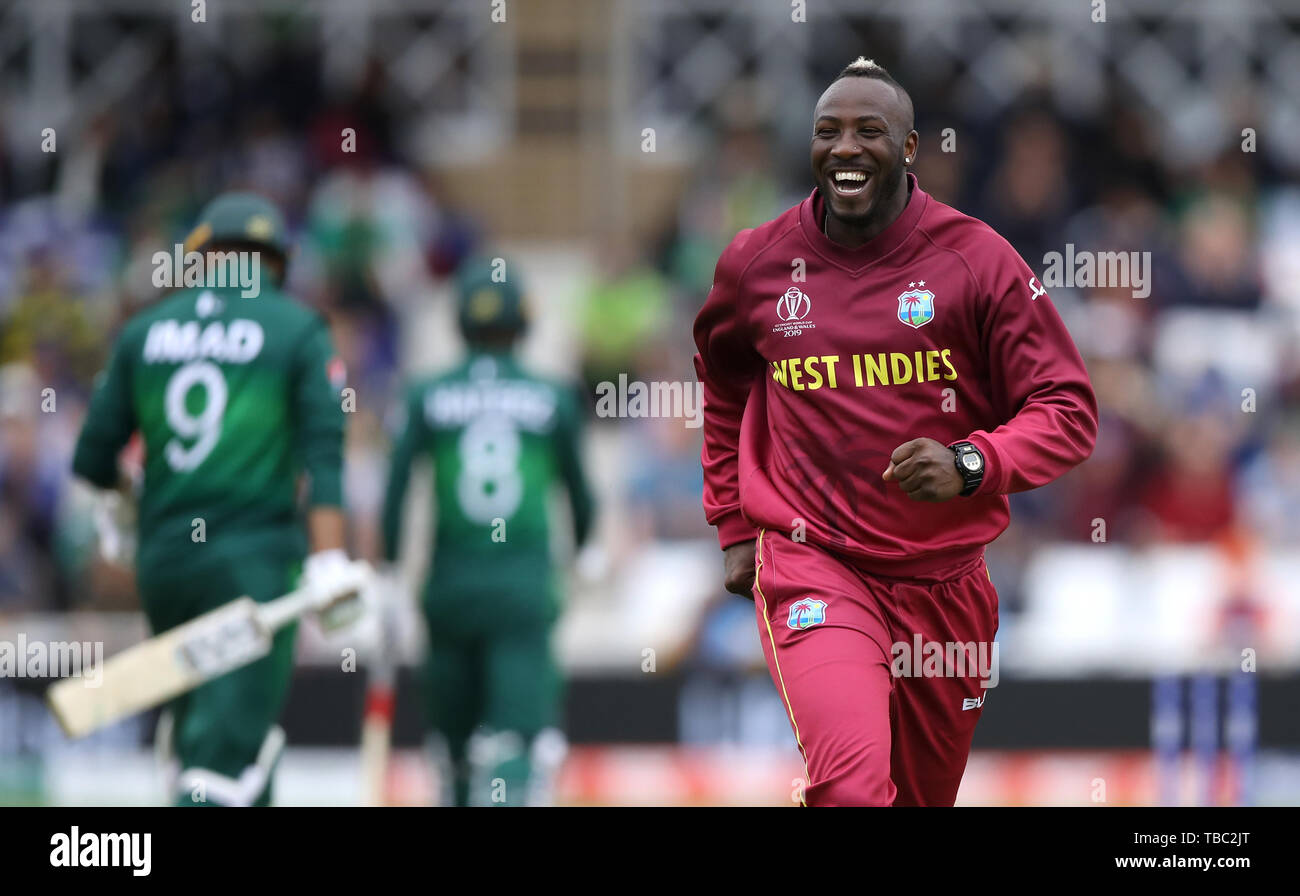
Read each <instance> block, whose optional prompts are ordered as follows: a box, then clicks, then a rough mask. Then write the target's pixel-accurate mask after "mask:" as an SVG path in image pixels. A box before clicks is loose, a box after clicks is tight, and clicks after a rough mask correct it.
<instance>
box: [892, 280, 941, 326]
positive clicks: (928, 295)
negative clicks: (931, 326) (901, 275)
mask: <svg viewBox="0 0 1300 896" xmlns="http://www.w3.org/2000/svg"><path fill="white" fill-rule="evenodd" d="M907 285H908V287H909V288H908V290H907V292H905V293H903V294H902V295H900V296H899V297H898V319H899V320H901V321H902V322H903V323H905V324H907V325H908V326H909V327H911V328H912V329H913V330H919V329H920V328H921V327H923V326H925V325H926V324H928V323H929V322H930V321H932V320H934V293H932V292H930V290H928V289H925V288H924V287H925V281H924V280H922V281H920V282H919V283H917V282H912V283H909V284H907ZM918 286H919V287H921V288H919V289H918V288H917V287H918Z"/></svg>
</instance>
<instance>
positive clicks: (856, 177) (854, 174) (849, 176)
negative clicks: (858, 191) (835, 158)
mask: <svg viewBox="0 0 1300 896" xmlns="http://www.w3.org/2000/svg"><path fill="white" fill-rule="evenodd" d="M866 179H867V175H866V174H865V173H864V172H862V171H836V172H835V181H836V183H843V182H844V181H846V180H852V181H859V182H863V181H866Z"/></svg>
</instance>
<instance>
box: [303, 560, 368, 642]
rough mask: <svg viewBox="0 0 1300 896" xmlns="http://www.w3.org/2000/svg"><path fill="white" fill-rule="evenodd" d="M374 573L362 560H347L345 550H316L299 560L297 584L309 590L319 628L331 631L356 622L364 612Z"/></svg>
mask: <svg viewBox="0 0 1300 896" xmlns="http://www.w3.org/2000/svg"><path fill="white" fill-rule="evenodd" d="M373 577H374V573H373V572H372V571H371V569H370V564H368V563H366V562H365V561H363V560H349V559H348V555H347V553H346V552H345V551H343V550H342V549H340V548H334V549H332V550H328V551H317V552H316V553H314V554H311V555H309V556H308V557H307V559H306V560H305V561H304V562H303V565H302V580H301V584H300V587H302V588H306V589H308V590H310V591H311V592H312V593H313V595H314V600H313V603H314V604H315V606H316V612H317V615H318V617H319V618H320V622H321V628H323V629H324V630H325V631H326V632H334V631H338V630H340V629H343V628H347V627H349V626H352V625H354V624H356V623H357V622H358V621H360V620H361V618H362V617H364V616H365V615H366V612H367V598H368V597H369V596H370V593H371V592H372V590H373V589H372V587H371V582H372V579H373Z"/></svg>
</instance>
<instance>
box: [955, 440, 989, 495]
mask: <svg viewBox="0 0 1300 896" xmlns="http://www.w3.org/2000/svg"><path fill="white" fill-rule="evenodd" d="M948 447H949V448H951V449H952V453H953V462H954V463H955V464H956V465H957V472H958V473H960V474H961V481H962V482H964V483H965V487H963V488H962V490H961V496H962V497H963V498H969V497H970V496H971V495H973V494H975V491H976V490H977V489H978V488H979V487H980V483H981V482H983V481H984V455H983V454H981V453H980V450H979V449H978V448H976V447H975V446H974V445H972V444H971V443H970V442H953V443H952V444H951V445H949V446H948Z"/></svg>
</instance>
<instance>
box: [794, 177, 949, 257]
mask: <svg viewBox="0 0 1300 896" xmlns="http://www.w3.org/2000/svg"><path fill="white" fill-rule="evenodd" d="M907 182H908V185H909V186H910V188H911V196H909V197H908V200H907V206H906V207H905V208H904V209H903V213H902V214H901V215H899V216H898V218H897V219H895V221H894V223H893V224H890V225H889V226H888V227H886V228H885V229H884V230H882V231H881V232H880V233H879V234H877V235H876V236H875V237H873V238H872V239H870V240H868V241H867V242H866V243H863V244H862V245H861V246H859V247H857V248H856V249H849V248H846V247H844V246H841V245H840V244H839V243H836V242H834V241H832V240H831V239H830V237H828V236H826V234H825V233H823V232H822V220H823V217H822V216H823V215H824V214H825V213H826V204H825V202H824V201H823V199H822V195H821V193H819V192H818V191H817V188H816V187H814V188H813V191H812V195H810V196H809V197H808V198H807V199H805V200H804V201H803V202H802V203H801V204H800V206H799V226H800V228H801V229H802V230H803V233H804V237H805V238H806V239H807V240H808V242H809V243H810V244H811V245H812V247H813V250H814V251H815V252H816V253H817V254H818V255H820V256H822V258H825V259H826V260H827V261H829V262H830V263H831V264H833V265H835V266H836V267H838V268H842V269H844V270H846V271H848V272H849V273H851V274H855V275H856V274H859V273H861V272H862V271H863V270H865V269H866V268H868V267H870V266H871V265H873V264H875V263H876V262H877V261H879V260H880V259H882V258H884V257H885V256H886V255H888V254H889V253H891V252H893V251H894V250H895V249H897V248H898V247H899V246H901V245H902V244H903V243H904V242H905V241H906V240H907V238H908V237H909V236H911V235H912V231H913V230H915V229H916V226H917V224H919V223H920V221H921V215H922V214H923V213H924V212H925V207H926V205H928V204H929V201H930V197H929V195H928V194H927V193H926V192H925V191H924V190H922V189H921V187H920V185H919V184H918V183H917V180H916V175H915V174H913V173H912V172H910V171H909V172H907Z"/></svg>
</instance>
